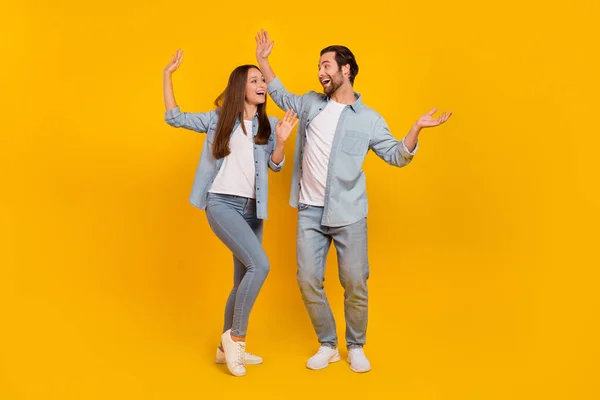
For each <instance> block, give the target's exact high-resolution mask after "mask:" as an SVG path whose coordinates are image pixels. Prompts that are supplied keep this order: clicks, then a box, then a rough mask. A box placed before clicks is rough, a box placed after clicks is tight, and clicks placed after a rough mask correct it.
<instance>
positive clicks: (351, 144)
mask: <svg viewBox="0 0 600 400" xmlns="http://www.w3.org/2000/svg"><path fill="white" fill-rule="evenodd" d="M368 149H369V135H368V134H367V133H364V132H360V131H350V130H349V131H347V132H346V136H345V137H344V141H343V143H342V151H343V152H344V153H346V154H349V155H351V156H364V155H365V154H367V150H368Z"/></svg>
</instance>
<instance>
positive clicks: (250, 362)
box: [216, 347, 263, 365]
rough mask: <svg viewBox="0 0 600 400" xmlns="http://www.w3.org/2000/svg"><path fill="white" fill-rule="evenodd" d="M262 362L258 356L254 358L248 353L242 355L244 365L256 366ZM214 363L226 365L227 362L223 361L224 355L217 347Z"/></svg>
mask: <svg viewBox="0 0 600 400" xmlns="http://www.w3.org/2000/svg"><path fill="white" fill-rule="evenodd" d="M262 362H263V359H262V358H260V357H259V356H255V355H254V354H250V353H248V352H246V354H245V355H244V364H246V365H257V364H262ZM216 363H217V364H227V360H226V359H225V353H224V352H223V350H221V349H220V348H219V347H217V358H216Z"/></svg>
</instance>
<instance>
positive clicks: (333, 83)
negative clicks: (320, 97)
mask: <svg viewBox="0 0 600 400" xmlns="http://www.w3.org/2000/svg"><path fill="white" fill-rule="evenodd" d="M318 76H319V82H321V85H322V86H323V92H325V94H326V95H328V96H331V95H332V94H333V93H335V91H336V90H338V88H339V87H340V86H342V85H343V84H344V79H346V78H344V75H343V74H342V70H341V68H340V67H339V66H338V64H337V62H336V61H335V52H333V51H331V52H328V53H325V54H323V55H322V56H321V58H320V59H319V75H318Z"/></svg>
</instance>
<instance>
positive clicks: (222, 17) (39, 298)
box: [0, 0, 600, 400]
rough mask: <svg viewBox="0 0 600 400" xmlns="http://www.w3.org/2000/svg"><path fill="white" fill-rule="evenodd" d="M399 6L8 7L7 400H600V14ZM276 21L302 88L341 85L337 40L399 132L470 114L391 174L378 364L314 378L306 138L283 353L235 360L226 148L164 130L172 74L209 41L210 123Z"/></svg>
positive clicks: (272, 330) (381, 219)
mask: <svg viewBox="0 0 600 400" xmlns="http://www.w3.org/2000/svg"><path fill="white" fill-rule="evenodd" d="M392 3H393V2H387V1H386V2H377V1H368V2H356V1H345V2H314V1H304V2H271V1H263V2H260V1H258V2H240V1H220V2H210V3H209V2H201V1H180V2H166V1H163V2H156V1H110V0H109V1H105V2H94V3H88V2H84V1H79V2H49V1H38V2H30V1H15V0H8V1H4V2H3V4H2V13H1V16H0V35H1V37H2V39H1V41H0V54H1V55H2V62H1V63H0V87H1V88H2V89H1V95H0V108H1V109H2V127H1V129H0V130H1V136H0V149H1V150H0V151H1V154H0V178H1V180H0V182H1V186H2V196H1V207H0V210H1V211H0V213H1V214H0V216H1V223H0V226H1V227H2V229H1V235H2V236H1V241H0V243H1V244H0V246H1V247H0V257H1V258H0V263H1V264H0V265H1V270H0V274H1V275H0V319H1V329H0V398H1V399H3V400H4V399H6V400H13V399H15V400H16V399H36V400H37V399H39V400H41V399H113V398H114V399H120V398H124V399H125V398H127V399H206V398H210V397H209V396H214V398H226V397H232V398H269V397H273V398H288V397H296V396H297V397H298V398H325V397H332V398H333V397H334V396H335V397H336V398H337V397H341V396H344V397H345V398H357V399H360V398H403V399H411V400H420V399H444V400H445V399H486V400H487V399H597V398H600V388H599V384H598V383H597V382H596V381H597V378H598V366H597V362H598V361H597V360H598V358H599V356H600V351H599V350H600V346H599V345H598V337H599V336H600V329H599V328H598V325H599V324H598V316H599V315H598V314H599V312H598V311H599V306H600V301H599V299H600V297H599V296H598V283H599V279H598V278H599V272H598V266H599V265H600V263H599V259H598V258H599V257H598V233H597V232H598V223H599V222H600V221H599V213H598V200H599V199H598V193H597V192H598V170H599V168H598V166H597V161H598V155H597V149H598V144H599V140H598V134H599V129H598V125H599V121H598V118H597V115H598V106H599V102H598V95H599V89H600V87H599V78H598V71H599V70H600V63H599V62H598V39H599V38H600V35H599V32H598V21H600V12H599V8H600V7H599V6H598V5H597V4H598V3H597V2H595V1H593V0H587V1H583V0H572V1H569V2H563V3H561V4H560V5H551V3H550V2H548V1H544V2H542V1H531V2H527V1H515V0H507V1H503V2H494V3H485V2H480V1H478V2H475V1H464V0H463V1H455V2H442V1H437V0H433V1H429V2H410V3H408V2H400V3H397V4H394V5H393V6H392ZM261 27H264V28H266V29H268V30H269V32H270V33H271V35H272V37H273V38H274V39H275V41H276V44H275V49H274V54H273V56H272V57H271V61H272V64H273V66H274V68H275V72H276V73H277V74H278V75H279V76H280V77H281V78H282V80H283V82H284V83H285V84H286V85H287V87H288V89H290V90H292V91H294V92H297V93H302V92H306V91H308V90H311V89H316V90H318V89H319V85H318V81H317V76H316V75H317V61H318V53H319V51H320V49H321V48H323V47H325V46H327V45H330V44H334V43H341V44H345V45H347V46H348V47H350V48H351V49H352V50H353V52H354V53H355V55H356V57H357V59H358V63H359V66H360V73H359V75H358V77H357V79H356V85H355V89H356V90H357V91H359V92H360V93H362V95H363V96H364V101H365V102H366V104H368V105H369V106H371V107H373V108H374V109H375V110H377V111H378V112H380V113H381V114H382V115H383V116H384V117H385V119H386V121H387V122H388V124H389V126H390V128H391V130H392V132H393V133H394V134H395V136H396V137H398V138H400V137H402V136H403V135H404V134H405V133H406V132H407V131H408V129H409V128H410V126H411V125H412V124H413V122H414V121H415V120H416V118H418V117H419V116H420V115H421V114H423V113H424V112H426V111H428V110H429V109H430V108H432V107H433V106H439V107H440V108H445V109H451V110H453V111H454V113H455V115H454V116H453V117H452V118H451V119H450V121H449V122H448V123H447V124H446V125H444V126H443V127H440V128H436V129H432V130H428V131H425V132H424V133H423V134H422V136H421V139H420V146H421V147H420V151H419V153H418V156H417V157H416V158H415V160H414V161H413V163H412V164H411V165H410V166H409V167H407V168H403V169H395V168H392V167H389V166H387V165H386V164H385V163H384V162H383V161H381V160H379V159H378V158H377V157H376V156H375V155H373V154H371V155H369V157H368V158H367V161H366V163H365V166H364V168H365V170H366V173H367V177H368V190H369V198H370V215H369V235H370V236H369V240H370V242H369V245H370V261H371V271H372V272H371V279H370V281H369V284H370V320H369V330H368V332H369V334H368V344H367V346H366V351H367V354H368V356H369V357H370V359H371V362H372V364H373V371H372V372H370V373H368V374H365V375H357V374H354V373H352V372H350V370H349V368H348V366H347V365H346V363H345V361H343V362H341V363H339V364H335V365H332V366H331V367H330V368H328V369H326V370H323V371H320V372H314V371H309V370H307V369H305V367H304V365H305V361H306V359H307V357H309V356H310V355H311V354H312V353H313V352H314V351H315V350H316V348H317V342H316V338H315V335H314V332H313V330H312V327H311V325H310V322H309V319H308V316H307V314H306V311H305V309H304V307H303V304H302V301H301V298H300V294H299V291H298V289H297V286H296V282H295V226H296V225H295V212H294V210H293V209H292V208H290V207H289V206H288V205H287V201H288V195H289V187H290V180H291V172H292V165H291V160H292V157H293V142H294V140H295V139H294V138H292V140H291V141H290V142H289V144H288V146H287V148H286V154H287V157H288V164H287V165H286V167H285V169H284V171H283V172H282V173H281V174H271V178H270V179H271V184H270V188H271V190H270V205H269V207H270V210H269V211H270V216H271V218H270V219H269V220H268V221H267V223H266V232H265V248H266V251H267V253H268V255H269V257H270V260H271V264H272V272H271V274H270V276H269V278H268V280H267V282H266V284H265V287H264V289H263V291H262V292H261V295H260V297H259V300H258V301H257V304H256V306H255V308H254V311H253V314H252V317H251V320H250V333H249V336H248V346H249V350H250V351H252V352H254V353H257V354H260V355H262V356H263V357H264V358H265V363H264V364H263V365H262V366H252V367H249V368H248V370H249V372H248V375H247V376H246V377H245V378H242V379H238V378H233V377H231V376H230V375H229V374H228V373H227V372H226V368H225V367H224V366H215V365H214V364H213V357H214V351H215V346H216V345H217V344H218V340H219V333H220V329H221V324H222V313H223V307H224V303H225V299H226V296H227V293H228V291H229V288H230V284H231V280H232V268H231V257H230V254H229V253H228V251H227V250H226V249H225V247H224V246H223V245H222V244H221V243H220V242H219V241H218V240H217V239H216V237H215V236H214V235H213V234H212V233H211V231H210V229H209V227H208V225H207V222H206V219H205V215H204V213H203V212H201V211H199V210H197V209H195V208H194V207H192V206H191V205H189V204H188V195H189V192H190V189H191V185H192V178H193V175H194V171H195V168H196V164H197V161H198V158H199V155H200V150H201V148H202V145H203V140H204V138H203V136H202V135H199V134H196V133H194V132H191V131H185V130H176V129H173V128H170V127H169V126H167V125H166V124H165V123H164V121H163V111H164V107H163V103H162V93H161V73H162V69H163V67H164V66H165V65H166V63H167V62H168V61H169V58H170V55H171V54H172V53H173V52H174V51H175V50H176V49H177V48H178V47H181V48H182V49H184V50H185V52H186V55H185V59H184V62H183V64H182V66H181V68H180V70H179V71H178V72H176V74H175V76H174V82H175V91H176V96H177V100H178V103H179V104H180V105H181V107H182V109H184V110H188V111H208V110H210V109H211V106H212V101H213V99H214V98H215V97H216V96H217V95H218V94H219V92H220V91H221V90H222V89H223V88H224V86H225V84H226V80H227V77H228V75H229V73H230V72H231V70H232V69H233V68H234V67H235V66H237V65H239V64H244V63H254V62H255V61H254V39H253V37H254V33H255V32H256V31H257V30H258V29H260V28H261ZM269 109H270V114H272V115H276V116H281V115H282V112H281V111H280V110H279V109H277V107H276V106H275V105H274V104H273V102H272V101H270V100H269ZM294 135H295V132H294ZM331 255H332V256H331V257H330V259H329V261H330V263H329V268H328V270H327V274H326V277H327V283H326V287H327V290H328V293H329V298H330V300H331V302H332V304H333V306H334V313H335V315H336V316H337V322H338V331H339V334H340V337H341V338H343V327H344V323H343V310H342V290H341V288H340V285H339V282H338V279H337V269H336V265H335V258H334V256H333V255H334V252H331ZM341 344H342V346H343V344H344V343H343V340H342V341H341ZM342 355H343V356H345V350H344V351H343V354H342ZM242 396H243V397H242Z"/></svg>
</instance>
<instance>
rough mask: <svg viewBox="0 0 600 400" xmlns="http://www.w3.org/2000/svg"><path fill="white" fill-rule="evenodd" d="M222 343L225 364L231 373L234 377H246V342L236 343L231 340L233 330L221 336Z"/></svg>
mask: <svg viewBox="0 0 600 400" xmlns="http://www.w3.org/2000/svg"><path fill="white" fill-rule="evenodd" d="M221 343H222V344H223V350H225V362H226V364H227V368H228V369H229V372H231V373H232V374H233V375H234V376H244V375H246V368H245V367H244V354H246V342H234V341H233V339H232V338H231V329H229V330H227V332H225V333H223V334H222V335H221Z"/></svg>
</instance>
